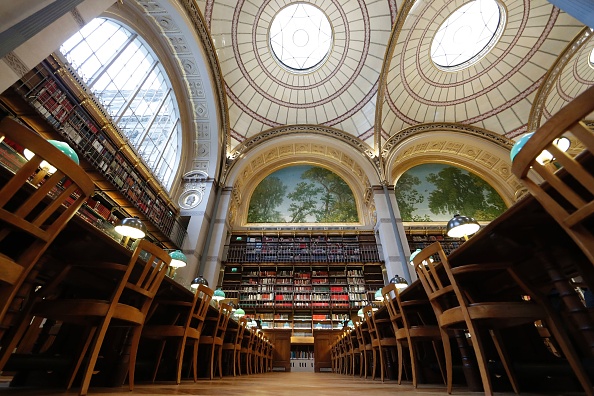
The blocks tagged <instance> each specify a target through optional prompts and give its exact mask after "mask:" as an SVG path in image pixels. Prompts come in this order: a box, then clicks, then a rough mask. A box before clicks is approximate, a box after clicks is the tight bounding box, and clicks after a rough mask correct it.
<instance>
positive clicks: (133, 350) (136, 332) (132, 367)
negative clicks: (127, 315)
mask: <svg viewBox="0 0 594 396" xmlns="http://www.w3.org/2000/svg"><path fill="white" fill-rule="evenodd" d="M141 334H142V326H134V329H133V330H132V339H131V341H130V364H129V366H128V387H129V388H130V390H131V391H133V390H134V373H135V372H136V358H137V356H138V344H139V343H140V335H141Z"/></svg>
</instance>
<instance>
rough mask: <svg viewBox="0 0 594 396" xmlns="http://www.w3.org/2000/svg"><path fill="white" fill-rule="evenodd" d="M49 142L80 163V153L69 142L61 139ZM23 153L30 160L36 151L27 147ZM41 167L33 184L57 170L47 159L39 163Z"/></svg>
mask: <svg viewBox="0 0 594 396" xmlns="http://www.w3.org/2000/svg"><path fill="white" fill-rule="evenodd" d="M48 143H50V144H51V145H52V146H54V147H55V148H57V149H58V150H60V151H61V152H62V153H63V154H65V155H66V156H67V157H68V158H70V159H71V160H72V161H74V162H75V163H76V164H77V165H78V164H79V163H80V162H79V159H78V155H77V154H76V152H75V151H74V150H73V149H72V147H70V146H69V145H68V143H66V142H61V141H59V140H48ZM23 155H24V156H25V158H26V159H27V160H30V159H31V158H33V157H34V156H35V153H34V152H32V151H31V150H29V149H27V148H26V149H25V150H23ZM39 167H40V168H41V171H39V172H38V173H37V175H36V176H35V179H34V180H33V181H32V182H31V183H32V184H38V183H39V182H40V181H41V180H42V179H43V178H44V177H45V175H47V174H53V173H55V172H56V170H57V169H56V168H55V167H54V166H53V165H52V164H50V163H49V162H47V161H45V160H43V161H41V163H40V164H39Z"/></svg>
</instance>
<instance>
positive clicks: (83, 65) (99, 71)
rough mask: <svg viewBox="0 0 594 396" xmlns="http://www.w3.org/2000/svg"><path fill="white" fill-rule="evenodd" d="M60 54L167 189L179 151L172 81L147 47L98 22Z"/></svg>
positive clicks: (134, 36)
mask: <svg viewBox="0 0 594 396" xmlns="http://www.w3.org/2000/svg"><path fill="white" fill-rule="evenodd" d="M60 52H61V53H62V54H63V55H64V56H65V57H66V59H67V60H68V62H69V63H70V64H71V65H72V67H73V68H74V69H75V70H76V71H77V73H78V74H79V75H80V77H81V78H82V79H83V81H84V82H85V83H86V84H87V86H88V87H89V89H91V91H92V93H93V94H94V95H95V96H96V97H97V99H98V100H99V101H100V102H101V104H102V105H103V106H104V107H105V109H106V110H107V112H108V114H109V115H110V116H111V117H112V119H113V121H114V123H115V124H116V125H117V126H118V128H119V129H120V131H121V132H122V133H123V134H124V136H125V137H126V138H127V139H128V140H129V142H130V144H131V145H132V146H133V147H134V148H135V149H136V151H137V152H138V154H140V156H141V157H142V159H143V160H144V162H145V163H146V164H147V165H148V167H149V168H150V169H151V170H152V171H153V173H154V175H155V177H156V178H157V179H158V180H160V181H161V183H162V184H163V185H164V186H165V188H167V189H170V188H171V184H172V182H173V176H174V175H175V169H176V166H177V165H178V162H179V156H180V152H181V150H180V148H181V147H180V146H181V126H180V119H179V110H178V108H177V102H176V99H175V94H174V92H173V89H172V87H171V82H170V81H169V78H168V77H167V74H166V73H165V70H164V68H163V66H162V65H161V63H160V62H159V59H157V56H156V55H155V53H154V52H153V51H152V50H151V48H150V47H149V46H148V45H147V44H146V42H145V41H144V40H142V39H141V37H140V36H139V35H138V34H136V33H135V32H133V31H131V30H130V29H128V28H127V27H126V26H124V25H122V24H120V23H118V22H115V21H113V20H109V19H105V18H96V19H94V20H92V21H91V22H90V23H89V24H87V25H86V26H85V27H84V28H82V29H81V30H80V31H79V32H78V33H76V34H75V35H73V36H72V37H71V38H70V39H68V41H66V42H65V43H64V44H63V45H62V46H61V47H60Z"/></svg>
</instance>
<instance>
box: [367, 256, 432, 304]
mask: <svg viewBox="0 0 594 396" xmlns="http://www.w3.org/2000/svg"><path fill="white" fill-rule="evenodd" d="M417 250H418V251H421V249H417ZM417 254H418V252H416V251H415V256H416V255H417ZM410 257H411V260H412V258H413V257H414V256H413V255H411V256H410ZM390 283H393V284H395V285H396V289H398V291H401V290H404V289H406V288H407V287H408V282H407V281H406V279H404V278H403V277H401V276H400V275H394V277H393V278H392V279H390ZM376 298H377V296H376Z"/></svg>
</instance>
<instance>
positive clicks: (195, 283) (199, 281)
mask: <svg viewBox="0 0 594 396" xmlns="http://www.w3.org/2000/svg"><path fill="white" fill-rule="evenodd" d="M198 285H204V286H206V287H208V281H207V280H206V279H205V278H204V277H203V276H202V275H198V276H197V277H196V278H194V280H193V281H192V283H191V284H190V287H191V288H192V289H198Z"/></svg>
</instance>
